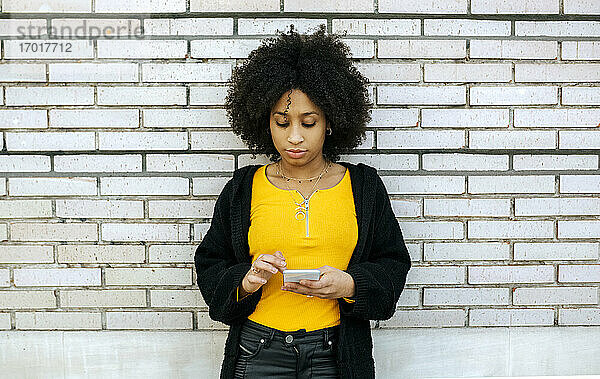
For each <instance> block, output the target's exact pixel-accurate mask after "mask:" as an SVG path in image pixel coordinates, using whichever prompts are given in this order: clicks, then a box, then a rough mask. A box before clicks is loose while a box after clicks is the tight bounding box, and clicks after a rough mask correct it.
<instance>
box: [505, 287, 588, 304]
mask: <svg viewBox="0 0 600 379" xmlns="http://www.w3.org/2000/svg"><path fill="white" fill-rule="evenodd" d="M513 303H514V304H515V305H548V304H559V305H563V304H564V305H567V304H598V288H597V287H544V288H516V289H515V291H514V292H513Z"/></svg>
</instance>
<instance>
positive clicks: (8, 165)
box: [0, 155, 50, 213]
mask: <svg viewBox="0 0 600 379" xmlns="http://www.w3.org/2000/svg"><path fill="white" fill-rule="evenodd" d="M0 171H4V172H48V171H50V157H47V156H43V155H5V156H0ZM0 213H1V212H0Z"/></svg>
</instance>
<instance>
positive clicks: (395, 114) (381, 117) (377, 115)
mask: <svg viewBox="0 0 600 379" xmlns="http://www.w3.org/2000/svg"><path fill="white" fill-rule="evenodd" d="M418 123H419V110H418V109H417V108H412V109H403V108H373V109H372V113H371V121H370V122H369V124H367V126H368V127H377V126H385V127H389V126H394V127H400V126H417V125H418Z"/></svg>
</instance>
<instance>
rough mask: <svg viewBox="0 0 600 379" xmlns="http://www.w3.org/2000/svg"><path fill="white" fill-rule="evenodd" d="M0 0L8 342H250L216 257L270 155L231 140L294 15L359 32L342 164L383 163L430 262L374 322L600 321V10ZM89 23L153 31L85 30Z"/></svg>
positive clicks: (496, 3) (522, 5) (532, 4)
mask: <svg viewBox="0 0 600 379" xmlns="http://www.w3.org/2000/svg"><path fill="white" fill-rule="evenodd" d="M0 6H1V10H2V12H10V13H14V14H16V15H18V17H14V18H12V19H11V18H10V17H5V18H2V19H0V37H2V40H3V41H2V44H1V46H0V47H1V55H0V149H1V152H0V264H1V265H2V267H0V329H7V330H11V329H17V330H118V329H132V330H146V329H147V330H155V329H162V330H180V329H187V330H198V329H210V330H225V329H226V328H225V327H224V325H222V324H220V323H215V322H213V321H212V320H210V318H209V317H208V313H207V308H206V304H205V302H204V300H203V299H202V296H201V295H200V292H199V290H198V289H197V287H196V284H195V273H194V269H193V253H194V251H195V247H196V246H197V245H198V243H199V242H200V241H201V239H202V238H203V236H204V233H205V232H206V230H207V228H208V226H209V223H210V218H211V217H212V209H213V206H214V202H215V200H216V197H217V195H218V194H219V193H220V191H221V189H222V188H223V186H224V184H225V183H226V182H227V180H229V178H230V177H231V174H232V172H233V171H234V170H235V169H236V168H238V167H241V166H244V165H247V164H254V163H266V162H267V161H266V160H265V159H264V157H259V158H257V159H252V158H251V157H250V155H249V154H248V151H247V150H246V148H245V146H244V144H243V143H242V142H241V140H240V139H239V138H238V137H237V136H235V135H234V134H233V133H232V132H231V130H230V128H229V125H228V120H227V117H226V112H225V111H224V109H223V104H224V100H225V96H226V94H227V87H226V82H227V80H229V79H230V77H231V74H232V70H233V68H234V67H235V66H236V65H238V64H240V63H241V62H242V60H243V59H244V58H246V57H247V55H248V53H249V52H250V51H251V50H253V49H254V48H256V47H257V46H259V45H260V41H261V38H263V37H270V36H273V34H274V33H276V31H277V30H287V28H288V27H289V23H294V24H295V26H296V28H297V29H298V30H300V31H302V32H310V31H311V29H313V28H314V27H316V26H318V25H319V24H321V23H325V24H327V25H328V30H329V31H331V32H335V33H344V32H347V35H346V36H345V37H344V38H343V40H344V41H345V42H346V43H347V44H348V45H349V46H350V50H351V51H352V53H353V57H354V61H355V63H356V66H357V69H359V70H360V71H361V72H362V73H363V74H364V75H366V76H367V77H368V78H369V80H370V82H371V84H370V87H369V93H370V94H371V97H372V99H373V100H374V102H375V109H374V110H373V112H372V116H373V120H372V122H371V123H370V124H369V125H368V128H369V132H368V134H367V139H366V141H365V142H364V144H363V145H362V146H361V147H360V148H358V149H357V150H356V151H355V152H352V154H347V155H344V156H342V160H346V161H350V162H354V163H357V162H364V163H366V164H369V165H372V166H374V167H376V168H377V169H378V170H379V172H380V175H381V176H382V178H383V181H384V183H385V185H386V188H387V190H388V193H389V195H390V197H391V201H392V207H393V211H394V213H395V215H396V217H397V218H398V220H399V223H400V226H401V228H402V231H403V234H404V237H405V239H406V240H407V243H408V246H409V250H410V254H411V257H412V259H413V269H412V270H411V271H410V273H409V276H408V278H407V286H406V289H405V290H404V292H403V294H402V296H401V297H400V301H399V304H398V311H397V313H396V314H395V315H394V317H393V318H392V319H390V320H386V321H380V322H377V323H373V324H372V325H374V326H377V327H380V328H386V329H388V328H408V327H428V328H429V327H431V328H438V327H462V328H471V327H489V326H554V325H557V326H558V325H596V326H598V325H600V311H599V310H598V309H600V304H599V303H598V301H599V299H598V284H599V283H600V269H599V267H600V266H599V265H598V259H599V253H598V252H599V247H600V244H599V243H598V242H597V239H598V237H599V236H600V221H598V216H600V198H599V194H600V174H599V173H598V170H599V159H598V149H600V131H598V130H596V129H597V128H598V126H599V125H600V110H599V109H598V106H600V89H599V88H600V85H599V84H598V83H599V82H600V64H599V63H597V61H598V60H600V21H597V17H598V15H599V14H600V2H596V1H590V0H449V1H429V0H428V1H419V0H406V1H393V0H379V1H377V2H373V1H370V0H352V1H346V2H341V1H337V0H320V1H316V0H315V1H313V0H311V1H306V0H284V1H282V2H280V1H279V0H247V1H240V2H230V1H225V0H217V1H214V0H213V1H207V0H188V1H185V0H170V1H166V0H149V1H141V0H125V1H124V0H120V1H116V0H93V1H92V0H71V1H66V0H29V1H17V0H2V1H0ZM280 12H281V14H279V13H280ZM10 13H9V14H10ZM275 13H277V14H278V16H277V17H274V16H273V15H274V14H275ZM445 15H448V17H445ZM280 16H283V17H280ZM382 16H383V17H382ZM488 17H489V18H488ZM84 22H85V24H86V25H87V27H88V29H85V30H83V28H82V30H80V33H82V35H85V36H88V37H91V36H92V35H93V33H92V30H91V29H89V28H90V27H93V28H100V29H101V28H106V27H111V28H114V29H115V31H113V32H112V33H111V34H113V35H116V34H118V35H120V36H126V37H135V36H136V34H137V33H140V32H142V30H143V34H144V35H145V38H143V39H142V38H130V39H123V38H120V39H117V38H108V37H107V38H87V39H73V38H69V35H68V34H67V32H66V29H61V28H67V27H68V28H72V29H74V28H76V27H78V26H81V25H82V24H83V23H84ZM19 26H24V27H29V26H31V27H33V28H34V29H32V32H31V34H30V35H29V36H28V37H27V38H17V36H19V33H18V29H17V28H18V27H19ZM38 27H40V29H38ZM118 28H120V29H119V30H118V32H117V29H118ZM50 29H52V30H53V31H55V32H56V33H57V34H56V35H55V36H54V37H56V36H58V37H60V38H59V39H57V38H50V36H49V35H48V33H47V32H48V31H49V30H50ZM36 37H39V38H36ZM111 37H112V36H111ZM66 44H69V49H68V50H69V51H65V46H66ZM25 46H26V47H28V48H27V49H25V48H24V47H25ZM36 46H38V47H36ZM39 46H51V47H52V48H51V49H46V48H44V49H41V48H39ZM54 46H56V48H54ZM53 49H54V50H53Z"/></svg>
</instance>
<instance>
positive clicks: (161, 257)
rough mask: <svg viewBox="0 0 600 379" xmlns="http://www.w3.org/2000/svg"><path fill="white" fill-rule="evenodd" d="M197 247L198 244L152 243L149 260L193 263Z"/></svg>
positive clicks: (152, 261) (153, 261)
mask: <svg viewBox="0 0 600 379" xmlns="http://www.w3.org/2000/svg"><path fill="white" fill-rule="evenodd" d="M194 231H195V230H194ZM196 248H197V246H196V245H168V244H160V245H152V246H150V249H149V250H150V251H149V260H150V262H151V263H155V262H160V263H192V262H194V253H195V252H196ZM177 291H181V290H177Z"/></svg>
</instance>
